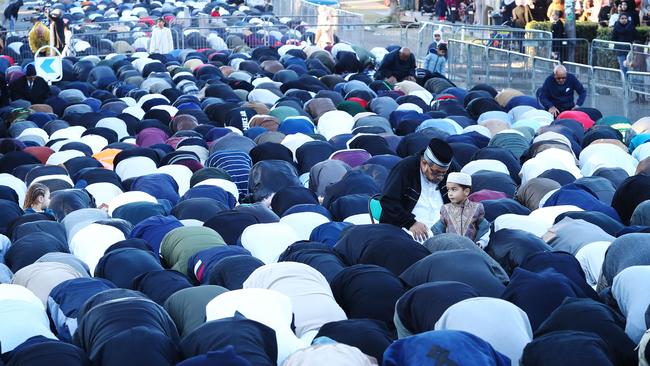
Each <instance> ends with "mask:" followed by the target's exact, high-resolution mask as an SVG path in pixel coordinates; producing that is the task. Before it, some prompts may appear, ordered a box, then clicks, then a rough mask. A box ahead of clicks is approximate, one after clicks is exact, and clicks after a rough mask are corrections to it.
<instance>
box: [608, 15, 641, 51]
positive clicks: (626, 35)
mask: <svg viewBox="0 0 650 366" xmlns="http://www.w3.org/2000/svg"><path fill="white" fill-rule="evenodd" d="M637 38H638V34H637V31H636V28H635V27H634V24H632V22H631V21H629V20H628V22H627V24H625V25H623V24H621V22H618V21H617V22H616V23H614V29H613V30H612V41H615V42H627V43H634V41H636V39H637ZM616 50H617V52H616V54H617V55H618V56H625V55H627V53H628V52H630V46H628V45H616Z"/></svg>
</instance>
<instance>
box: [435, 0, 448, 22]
mask: <svg viewBox="0 0 650 366" xmlns="http://www.w3.org/2000/svg"><path fill="white" fill-rule="evenodd" d="M435 10H436V18H438V20H443V21H444V20H445V17H446V16H447V3H446V2H445V0H436V5H435Z"/></svg>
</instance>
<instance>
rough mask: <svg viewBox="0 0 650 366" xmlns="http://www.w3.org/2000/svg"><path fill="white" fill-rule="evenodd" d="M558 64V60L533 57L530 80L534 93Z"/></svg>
mask: <svg viewBox="0 0 650 366" xmlns="http://www.w3.org/2000/svg"><path fill="white" fill-rule="evenodd" d="M559 64H560V61H558V60H551V59H548V58H541V57H533V72H532V80H533V90H534V92H537V89H538V88H539V87H540V86H542V84H544V80H546V78H547V77H548V76H549V75H551V74H552V73H553V69H554V68H555V66H557V65H559Z"/></svg>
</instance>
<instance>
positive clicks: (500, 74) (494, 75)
mask: <svg viewBox="0 0 650 366" xmlns="http://www.w3.org/2000/svg"><path fill="white" fill-rule="evenodd" d="M508 54H509V52H508V51H505V50H500V49H498V48H491V47H489V48H487V52H486V55H487V64H488V65H490V67H486V68H485V69H486V71H487V78H486V79H487V82H488V83H489V84H490V85H492V86H493V87H494V88H496V89H497V90H499V89H503V88H507V87H509V86H510V59H509V56H508Z"/></svg>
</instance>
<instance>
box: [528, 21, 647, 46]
mask: <svg viewBox="0 0 650 366" xmlns="http://www.w3.org/2000/svg"><path fill="white" fill-rule="evenodd" d="M551 25H552V24H551V22H530V23H528V24H527V25H526V29H536V30H542V31H547V32H550V31H551ZM636 30H637V32H639V41H640V42H642V43H645V40H646V39H647V37H648V34H650V27H648V26H643V27H636ZM576 38H584V39H586V40H588V41H589V42H591V41H592V40H594V39H604V40H610V39H611V38H612V29H611V28H609V27H601V26H599V25H598V23H593V22H576Z"/></svg>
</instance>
